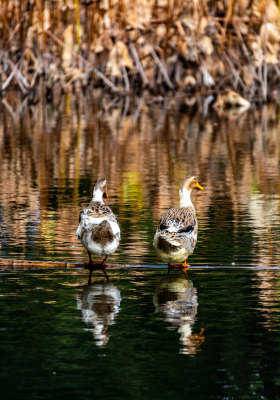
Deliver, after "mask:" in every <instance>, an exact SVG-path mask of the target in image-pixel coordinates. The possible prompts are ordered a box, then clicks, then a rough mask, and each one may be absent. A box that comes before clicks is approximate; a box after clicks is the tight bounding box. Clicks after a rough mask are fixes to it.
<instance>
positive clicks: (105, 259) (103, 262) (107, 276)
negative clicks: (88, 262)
mask: <svg viewBox="0 0 280 400" xmlns="http://www.w3.org/2000/svg"><path fill="white" fill-rule="evenodd" d="M107 258H108V255H107V256H106V257H105V258H104V260H103V261H102V265H103V268H102V271H103V272H104V274H105V276H106V278H107V280H109V279H110V277H109V275H108V274H107V272H106V261H107Z"/></svg>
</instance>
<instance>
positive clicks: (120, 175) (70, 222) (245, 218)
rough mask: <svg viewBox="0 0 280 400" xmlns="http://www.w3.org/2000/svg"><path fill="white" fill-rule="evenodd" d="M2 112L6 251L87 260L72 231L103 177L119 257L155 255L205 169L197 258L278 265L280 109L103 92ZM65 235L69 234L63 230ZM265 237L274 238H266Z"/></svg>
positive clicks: (1, 250) (0, 168)
mask: <svg viewBox="0 0 280 400" xmlns="http://www.w3.org/2000/svg"><path fill="white" fill-rule="evenodd" d="M5 101H6V103H7V102H8V103H9V104H10V107H12V108H13V110H14V112H15V113H16V116H15V115H14V114H11V112H10V111H9V109H8V108H7V104H6V103H5V104H6V105H4V104H2V110H1V109H0V189H1V190H0V209H1V217H0V218H1V220H0V222H1V239H2V240H1V241H0V254H1V256H2V257H6V258H27V259H48V260H50V259H55V260H59V259H65V258H66V257H67V260H69V261H73V262H74V261H76V262H81V261H83V260H82V259H81V258H83V259H84V261H86V257H85V256H84V251H83V249H82V245H81V244H80V243H79V242H78V240H77V239H76V237H75V232H74V231H75V229H71V228H70V227H74V226H76V224H77V220H78V215H79V210H80V208H81V207H83V206H85V205H86V204H87V200H88V197H89V195H90V193H91V191H92V188H93V187H92V186H93V183H94V181H95V180H96V179H98V178H99V177H101V176H102V177H106V178H107V180H108V182H110V186H109V188H108V189H109V191H110V207H112V210H113V211H114V212H115V213H116V214H117V215H118V218H119V223H120V227H121V231H122V241H121V243H120V247H119V248H118V250H117V252H116V253H115V254H114V255H113V256H112V263H125V264H135V263H137V264H153V263H157V259H156V256H155V253H154V251H153V249H152V240H153V233H154V230H155V227H156V224H157V221H158V220H159V218H160V216H161V215H162V214H163V212H164V211H165V210H167V209H168V208H171V207H172V206H173V205H174V204H176V203H177V202H178V186H179V185H180V184H181V182H182V180H183V178H184V177H185V176H186V175H188V174H192V175H197V176H198V177H199V179H200V180H201V181H202V182H203V183H204V186H205V189H206V191H207V196H200V195H199V194H194V198H193V202H194V203H195V205H196V211H197V216H198V225H199V242H198V245H197V249H196V253H195V255H194V256H193V257H192V258H191V259H190V262H191V264H192V265H195V264H199V265H203V264H207V265H209V264H210V265H224V264H227V265H228V264H231V263H232V262H235V263H236V264H239V265H244V264H246V265H248V264H249V265H256V264H261V265H264V266H271V265H274V266H276V265H279V262H280V250H279V249H280V246H279V237H280V214H279V208H280V186H279V177H280V172H279V152H280V140H279V128H280V121H279V115H278V114H277V110H276V109H275V107H274V106H273V105H269V106H267V107H265V108H262V109H257V110H253V112H251V111H247V112H246V113H243V114H240V115H236V114H234V115H231V114H225V113H223V115H222V116H218V115H217V114H214V113H212V114H210V113H209V110H208V112H205V110H204V106H203V101H202V99H200V98H194V102H193V103H192V105H188V104H186V103H185V101H184V100H183V99H171V100H169V101H166V102H165V103H164V104H160V105H158V104H153V103H152V101H151V99H149V98H145V97H143V98H140V99H137V100H136V101H135V102H132V101H127V100H125V99H124V100H123V101H122V100H120V101H119V102H117V103H116V102H115V103H114V104H113V103H112V102H110V101H109V100H108V99H107V100H106V98H105V97H104V96H103V95H102V92H101V91H98V90H96V91H95V92H94V95H93V96H91V95H89V94H88V95H86V96H82V95H80V96H78V95H77V97H75V96H72V95H71V96H70V95H67V96H64V97H61V98H60V99H59V101H58V102H57V104H55V106H54V105H46V104H44V103H38V104H37V105H33V106H30V107H29V106H28V104H27V103H25V104H23V105H22V107H18V104H17V103H16V101H17V98H16V97H12V96H10V95H9V96H7V97H6V99H5ZM65 232H67V235H65ZM264 243H265V245H264Z"/></svg>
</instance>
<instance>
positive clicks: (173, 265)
mask: <svg viewBox="0 0 280 400" xmlns="http://www.w3.org/2000/svg"><path fill="white" fill-rule="evenodd" d="M193 189H199V190H204V188H203V187H202V186H201V185H200V184H199V183H198V180H197V177H196V176H190V175H188V176H186V177H185V179H184V180H183V183H182V185H181V188H180V190H179V198H180V201H179V206H178V207H175V208H171V209H169V210H167V211H166V212H165V213H164V214H163V215H162V217H161V218H160V220H159V223H158V226H157V230H156V233H155V236H154V241H153V245H154V248H155V250H156V253H157V256H158V257H159V258H160V259H161V260H162V261H164V262H167V263H168V274H169V273H170V271H171V270H173V269H181V270H183V272H184V274H185V278H186V279H187V274H186V270H187V269H188V268H189V267H190V265H189V264H187V259H188V256H189V255H190V254H192V253H193V251H194V248H195V246H196V242H197V231H198V223H197V218H196V211H195V208H194V205H193V203H192V201H191V193H192V191H193ZM177 263H178V264H177Z"/></svg>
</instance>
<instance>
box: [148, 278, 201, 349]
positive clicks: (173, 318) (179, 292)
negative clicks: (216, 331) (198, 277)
mask: <svg viewBox="0 0 280 400" xmlns="http://www.w3.org/2000/svg"><path fill="white" fill-rule="evenodd" d="M154 304H155V306H156V311H157V312H160V313H162V314H163V315H164V317H163V320H164V321H165V322H168V323H170V324H171V325H170V327H169V329H172V330H173V329H177V330H178V333H179V334H180V343H181V351H180V352H181V353H182V354H190V355H194V354H196V353H197V352H198V351H199V347H200V346H201V344H202V343H203V342H204V339H205V336H204V329H201V330H200V332H199V333H193V326H194V323H195V318H196V314H197V307H198V301H197V290H196V288H194V287H193V283H192V281H190V280H186V279H184V278H182V277H181V276H179V275H168V276H166V277H164V278H163V279H162V280H161V281H160V282H159V283H158V284H157V286H156V291H155V295H154Z"/></svg>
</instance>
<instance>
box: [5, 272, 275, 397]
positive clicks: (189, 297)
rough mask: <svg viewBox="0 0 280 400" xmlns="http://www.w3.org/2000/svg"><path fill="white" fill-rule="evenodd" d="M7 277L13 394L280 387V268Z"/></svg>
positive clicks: (255, 392)
mask: <svg viewBox="0 0 280 400" xmlns="http://www.w3.org/2000/svg"><path fill="white" fill-rule="evenodd" d="M0 277H1V297H0V310H1V312H0V326H1V341H0V351H1V391H2V396H1V397H2V398H3V399H30V400H33V399H50V398H51V399H69V398H71V399H77V398H83V399H108V400H109V399H127V398H130V399H159V398H160V399H170V398H176V399H279V390H280V388H279V385H280V363H279V359H280V336H279V329H280V318H279V315H280V296H279V295H280V292H279V271H278V270H274V271H273V270H270V271H267V270H256V269H253V270H248V269H193V270H192V271H189V272H188V281H185V279H183V276H182V275H181V274H180V275H178V274H173V275H171V276H169V277H168V276H167V274H166V269H155V268H151V269H146V268H143V269H127V270H124V269H120V270H114V271H112V272H111V278H112V279H111V282H110V283H106V282H105V281H104V279H103V278H102V277H101V276H100V275H98V277H96V279H95V281H94V283H93V284H92V285H90V286H87V285H86V280H87V278H86V273H85V272H83V271H55V272H42V271H29V272H18V273H15V272H3V273H1V276H0Z"/></svg>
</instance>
